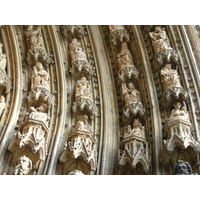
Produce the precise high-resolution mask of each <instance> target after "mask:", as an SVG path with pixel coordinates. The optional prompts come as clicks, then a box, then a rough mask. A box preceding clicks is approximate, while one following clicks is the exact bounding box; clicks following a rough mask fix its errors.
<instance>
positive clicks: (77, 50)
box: [69, 39, 87, 62]
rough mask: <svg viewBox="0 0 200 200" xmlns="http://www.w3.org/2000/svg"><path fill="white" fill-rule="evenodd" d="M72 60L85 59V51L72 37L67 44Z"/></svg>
mask: <svg viewBox="0 0 200 200" xmlns="http://www.w3.org/2000/svg"><path fill="white" fill-rule="evenodd" d="M69 50H70V54H71V59H72V62H74V61H77V60H87V58H86V53H85V52H84V51H83V49H82V48H81V43H80V42H78V41H77V39H73V40H72V43H71V44H70V45H69Z"/></svg>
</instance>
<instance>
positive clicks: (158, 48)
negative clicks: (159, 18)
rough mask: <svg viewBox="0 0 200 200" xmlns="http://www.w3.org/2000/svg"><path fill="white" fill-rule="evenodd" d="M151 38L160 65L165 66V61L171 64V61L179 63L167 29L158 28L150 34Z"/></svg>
mask: <svg viewBox="0 0 200 200" xmlns="http://www.w3.org/2000/svg"><path fill="white" fill-rule="evenodd" d="M149 36H150V38H151V41H152V45H153V48H154V52H155V54H156V58H157V60H158V61H159V63H160V64H163V62H164V60H166V61H167V62H170V60H171V59H173V60H174V61H175V62H176V63H178V55H177V53H176V52H175V51H174V50H173V49H172V47H171V45H170V41H169V38H168V36H167V34H166V31H165V27H162V28H161V26H156V27H155V30H154V32H149Z"/></svg>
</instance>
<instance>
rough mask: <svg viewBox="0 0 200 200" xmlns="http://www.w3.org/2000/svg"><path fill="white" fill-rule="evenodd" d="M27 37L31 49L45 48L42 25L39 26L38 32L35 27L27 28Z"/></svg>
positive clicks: (29, 26)
mask: <svg viewBox="0 0 200 200" xmlns="http://www.w3.org/2000/svg"><path fill="white" fill-rule="evenodd" d="M25 35H26V38H27V41H28V44H29V48H44V42H43V38H42V34H41V26H40V25H38V26H37V28H36V30H34V27H33V25H28V26H26V32H25Z"/></svg>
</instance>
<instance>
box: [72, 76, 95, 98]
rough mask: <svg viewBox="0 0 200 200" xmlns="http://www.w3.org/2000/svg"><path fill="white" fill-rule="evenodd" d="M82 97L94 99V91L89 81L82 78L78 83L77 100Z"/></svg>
mask: <svg viewBox="0 0 200 200" xmlns="http://www.w3.org/2000/svg"><path fill="white" fill-rule="evenodd" d="M81 97H85V98H89V99H91V98H92V90H91V88H90V84H89V81H87V79H86V78H85V77H82V78H81V79H80V80H78V81H77V84H76V89H75V100H78V99H79V98H81Z"/></svg>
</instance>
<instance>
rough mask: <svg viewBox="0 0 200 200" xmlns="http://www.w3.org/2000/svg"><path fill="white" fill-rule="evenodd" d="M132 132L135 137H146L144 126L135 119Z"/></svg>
mask: <svg viewBox="0 0 200 200" xmlns="http://www.w3.org/2000/svg"><path fill="white" fill-rule="evenodd" d="M132 132H133V134H134V135H138V136H142V137H144V126H142V124H141V123H140V120H139V119H134V122H133V131H132Z"/></svg>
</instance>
